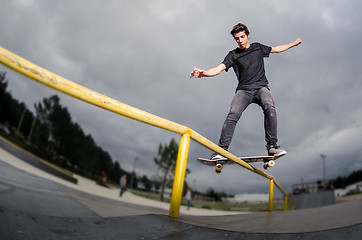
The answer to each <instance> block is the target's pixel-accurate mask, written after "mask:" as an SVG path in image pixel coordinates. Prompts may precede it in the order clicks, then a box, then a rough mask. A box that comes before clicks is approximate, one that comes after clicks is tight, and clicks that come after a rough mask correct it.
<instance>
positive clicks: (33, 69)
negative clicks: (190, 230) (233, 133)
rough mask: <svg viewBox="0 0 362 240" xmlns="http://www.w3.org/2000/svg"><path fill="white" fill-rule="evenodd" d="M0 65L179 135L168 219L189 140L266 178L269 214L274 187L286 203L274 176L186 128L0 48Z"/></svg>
mask: <svg viewBox="0 0 362 240" xmlns="http://www.w3.org/2000/svg"><path fill="white" fill-rule="evenodd" d="M0 63H2V64H4V65H5V66H7V67H9V68H12V69H14V70H15V71H17V72H19V73H21V74H23V75H25V76H27V77H29V78H32V79H34V80H36V81H38V82H40V83H42V84H44V85H47V86H49V87H51V88H54V89H56V90H58V91H61V92H63V93H65V94H67V95H70V96H72V97H75V98H78V99H80V100H82V101H85V102H87V103H90V104H93V105H95V106H98V107H101V108H104V109H106V110H108V111H111V112H114V113H117V114H119V115H122V116H125V117H128V118H131V119H134V120H137V121H140V122H143V123H146V124H149V125H152V126H155V127H158V128H162V129H165V130H168V131H171V132H174V133H177V134H180V135H181V142H180V146H179V153H178V157H177V163H176V170H175V179H174V183H173V189H172V196H171V204H170V211H169V215H170V216H171V217H178V216H179V210H180V205H181V198H182V190H183V184H184V178H185V170H186V164H187V157H188V151H189V145H190V139H193V140H194V141H196V142H198V143H200V144H202V145H203V146H205V147H207V148H209V149H210V150H212V151H214V152H217V153H219V154H221V155H223V156H224V157H226V158H229V159H231V160H233V161H235V162H236V163H237V164H239V165H241V166H243V167H244V168H246V169H248V170H250V171H252V172H254V173H257V174H259V175H261V176H263V177H265V178H268V179H269V180H270V188H269V196H270V197H269V207H268V210H269V211H272V206H273V193H274V184H275V185H276V186H277V187H278V188H279V190H280V191H281V192H282V194H283V195H284V200H285V201H288V195H287V194H286V192H285V191H284V190H283V188H282V187H281V186H280V185H279V183H278V182H277V181H276V180H275V179H274V177H273V176H271V175H269V174H267V173H265V172H263V171H260V170H259V169H257V168H254V167H253V166H251V165H250V164H248V163H246V162H244V161H242V160H240V159H239V158H238V157H236V156H235V155H233V154H231V153H230V152H228V151H226V150H224V149H222V148H220V147H219V146H218V145H216V144H215V143H213V142H211V141H210V140H208V139H207V138H205V137H203V136H202V135H200V134H199V133H197V132H195V131H194V130H192V129H190V128H188V127H186V126H183V125H180V124H178V123H175V122H172V121H169V120H167V119H164V118H161V117H158V116H156V115H153V114H150V113H147V112H145V111H142V110H140V109H137V108H134V107H132V106H129V105H127V104H124V103H121V102H119V101H117V100H114V99H112V98H109V97H107V96H105V95H102V94H100V93H97V92H95V91H92V90H90V89H88V88H85V87H83V86H80V85H78V84H76V83H73V82H71V81H69V80H67V79H65V78H63V77H61V76H58V75H56V74H54V73H52V72H50V71H48V70H46V69H44V68H41V67H39V66H37V65H35V64H33V63H31V62H29V61H27V60H26V59H24V58H21V57H20V56H17V55H16V54H14V53H12V52H10V51H8V50H6V49H4V48H3V47H1V46H0ZM285 206H286V207H285V210H287V203H286V204H285Z"/></svg>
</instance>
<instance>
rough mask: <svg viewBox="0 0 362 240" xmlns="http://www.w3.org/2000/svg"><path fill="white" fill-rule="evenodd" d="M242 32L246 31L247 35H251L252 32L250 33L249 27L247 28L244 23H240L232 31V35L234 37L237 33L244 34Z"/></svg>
mask: <svg viewBox="0 0 362 240" xmlns="http://www.w3.org/2000/svg"><path fill="white" fill-rule="evenodd" d="M242 31H245V34H246V35H249V34H250V32H249V29H248V27H247V26H245V25H244V24H242V23H238V24H236V25H235V26H234V27H233V29H232V30H231V32H230V34H231V35H232V36H233V37H234V34H235V33H238V32H242Z"/></svg>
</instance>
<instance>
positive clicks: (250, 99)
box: [190, 23, 302, 159]
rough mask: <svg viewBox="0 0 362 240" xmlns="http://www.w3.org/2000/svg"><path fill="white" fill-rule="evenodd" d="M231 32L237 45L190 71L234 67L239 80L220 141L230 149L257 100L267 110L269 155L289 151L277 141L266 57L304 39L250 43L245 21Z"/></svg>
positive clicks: (201, 73) (200, 73)
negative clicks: (216, 60) (243, 118)
mask: <svg viewBox="0 0 362 240" xmlns="http://www.w3.org/2000/svg"><path fill="white" fill-rule="evenodd" d="M230 33H231V35H232V36H233V38H234V39H235V41H236V43H237V44H238V47H237V48H236V49H234V50H232V51H230V52H229V53H228V54H227V55H226V57H225V59H224V61H223V62H222V63H221V64H220V65H218V66H217V67H214V68H210V69H208V70H203V69H199V68H194V70H193V71H192V72H191V74H190V78H202V77H213V76H216V75H218V74H220V73H221V72H222V71H224V70H225V71H228V70H229V69H230V68H231V67H232V68H233V69H234V72H235V74H236V77H237V79H238V81H239V83H238V86H237V88H236V92H235V95H234V98H233V100H232V102H231V108H230V111H229V114H228V115H227V117H226V120H225V122H224V124H223V127H222V131H221V136H220V139H219V144H218V145H219V146H220V147H222V148H223V149H225V150H228V148H229V145H230V143H231V139H232V137H233V135H234V130H235V126H236V124H237V122H238V121H239V119H240V117H241V114H242V113H243V111H244V110H245V109H246V108H247V107H248V106H249V105H250V104H251V103H256V104H258V105H259V106H260V107H261V108H262V109H263V112H264V130H265V141H266V148H267V151H268V155H282V154H285V153H286V151H285V150H283V149H281V148H280V146H278V145H277V142H278V138H277V115H276V110H275V105H274V100H273V97H272V95H271V92H270V90H269V86H268V80H267V78H266V76H265V69H264V59H263V58H265V57H269V54H270V53H280V52H284V51H286V50H288V49H289V48H292V47H295V46H298V45H299V44H301V43H302V39H300V38H298V39H296V40H295V41H294V42H292V43H289V44H285V45H279V46H276V47H269V46H265V45H263V44H260V43H257V42H254V43H250V42H249V38H250V32H249V30H248V28H247V26H245V25H244V24H242V23H238V24H237V25H235V26H234V27H233V29H232V30H231V32H230ZM218 158H222V156H220V155H219V154H216V153H214V154H213V155H212V156H211V158H210V159H218Z"/></svg>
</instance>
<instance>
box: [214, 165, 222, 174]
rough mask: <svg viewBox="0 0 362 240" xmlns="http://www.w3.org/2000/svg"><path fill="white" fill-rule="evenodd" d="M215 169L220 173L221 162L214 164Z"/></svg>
mask: <svg viewBox="0 0 362 240" xmlns="http://www.w3.org/2000/svg"><path fill="white" fill-rule="evenodd" d="M215 171H216V172H217V173H221V171H222V164H220V163H218V164H216V165H215Z"/></svg>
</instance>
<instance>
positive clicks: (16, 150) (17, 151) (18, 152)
mask: <svg viewBox="0 0 362 240" xmlns="http://www.w3.org/2000/svg"><path fill="white" fill-rule="evenodd" d="M0 147H1V148H3V149H5V150H6V151H8V152H9V153H11V154H13V155H14V156H16V157H18V158H20V159H22V160H23V161H25V162H27V163H29V164H31V165H33V166H34V167H37V168H39V169H41V170H43V171H45V172H47V173H50V174H52V175H54V176H57V177H59V178H61V179H64V180H66V181H68V182H71V183H74V184H77V183H78V179H76V178H75V177H73V176H71V175H70V174H68V173H66V172H64V171H62V170H60V169H57V167H56V166H52V165H51V164H50V163H46V162H45V161H44V160H43V161H42V160H40V159H38V158H37V157H36V156H34V155H33V154H31V153H29V152H27V151H26V150H24V149H21V148H20V147H18V146H16V145H15V144H13V143H11V142H9V141H7V140H6V139H4V138H2V137H0Z"/></svg>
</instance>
